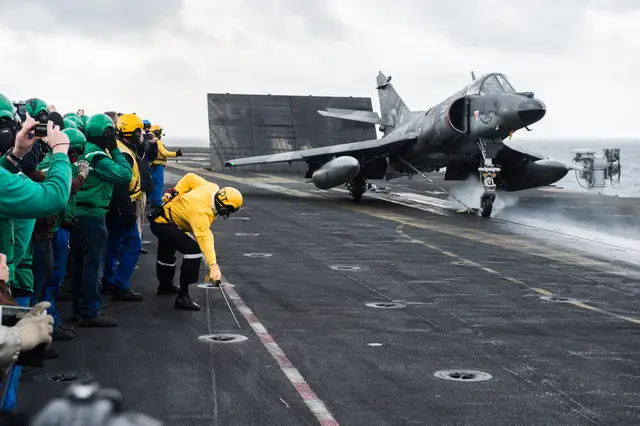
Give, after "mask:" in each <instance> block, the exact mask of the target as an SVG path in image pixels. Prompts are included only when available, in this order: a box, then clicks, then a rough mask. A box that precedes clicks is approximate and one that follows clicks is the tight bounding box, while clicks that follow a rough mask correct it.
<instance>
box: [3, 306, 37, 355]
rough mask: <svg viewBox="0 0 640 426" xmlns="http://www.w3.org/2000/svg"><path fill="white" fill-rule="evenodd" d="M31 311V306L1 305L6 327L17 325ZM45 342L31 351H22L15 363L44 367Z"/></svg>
mask: <svg viewBox="0 0 640 426" xmlns="http://www.w3.org/2000/svg"><path fill="white" fill-rule="evenodd" d="M30 311H31V308H26V307H23V306H17V305H0V317H1V318H2V325H4V326H5V327H13V326H15V325H16V324H17V323H18V322H20V320H21V319H22V318H24V316H25V315H26V314H27V313H28V312H30ZM46 314H47V313H46V311H43V312H42V315H46ZM46 346H47V345H46V344H45V343H41V344H39V345H38V346H36V347H35V348H33V349H31V350H30V351H26V352H20V355H18V360H17V361H16V363H15V365H20V366H27V367H42V366H43V365H44V354H45V352H44V351H45V348H46Z"/></svg>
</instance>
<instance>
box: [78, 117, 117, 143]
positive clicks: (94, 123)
mask: <svg viewBox="0 0 640 426" xmlns="http://www.w3.org/2000/svg"><path fill="white" fill-rule="evenodd" d="M109 128H111V130H112V131H113V132H114V134H115V128H116V126H115V125H114V124H113V120H111V118H110V117H109V116H108V115H106V114H95V115H92V116H91V118H89V121H87V125H86V126H85V128H84V134H85V135H86V136H87V138H98V137H102V136H104V132H105V131H106V130H107V129H109Z"/></svg>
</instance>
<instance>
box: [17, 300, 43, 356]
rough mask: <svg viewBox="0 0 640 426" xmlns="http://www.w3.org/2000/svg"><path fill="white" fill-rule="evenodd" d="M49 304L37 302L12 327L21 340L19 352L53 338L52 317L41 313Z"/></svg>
mask: <svg viewBox="0 0 640 426" xmlns="http://www.w3.org/2000/svg"><path fill="white" fill-rule="evenodd" d="M50 306H51V303H49V302H41V303H38V304H37V305H36V306H34V307H33V309H31V311H30V312H28V313H27V314H26V315H25V316H24V317H23V318H22V319H21V320H20V321H19V322H18V323H17V324H16V325H15V326H14V327H13V329H14V330H15V331H16V332H17V333H18V334H19V335H20V338H21V340H22V345H21V347H20V350H21V352H27V351H30V350H31V349H33V348H35V347H36V346H38V345H40V344H42V343H46V344H49V343H51V341H52V340H53V339H52V337H51V334H52V333H53V317H52V316H51V315H42V312H43V311H44V310H45V309H47V308H49V307H50Z"/></svg>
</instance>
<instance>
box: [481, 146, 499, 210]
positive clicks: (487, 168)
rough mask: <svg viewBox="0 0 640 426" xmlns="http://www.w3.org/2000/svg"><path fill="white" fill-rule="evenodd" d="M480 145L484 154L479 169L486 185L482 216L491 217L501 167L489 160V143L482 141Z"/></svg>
mask: <svg viewBox="0 0 640 426" xmlns="http://www.w3.org/2000/svg"><path fill="white" fill-rule="evenodd" d="M478 145H479V146H480V151H481V152H482V166H481V167H478V172H480V180H481V181H482V184H483V185H484V194H482V197H481V198H480V215H481V216H482V217H490V216H491V212H492V211H493V202H494V201H495V200H496V183H495V181H494V180H493V178H495V177H496V176H497V173H498V172H499V171H500V167H496V166H494V165H493V160H492V159H491V158H487V143H486V141H484V140H482V139H481V140H480V141H479V143H478Z"/></svg>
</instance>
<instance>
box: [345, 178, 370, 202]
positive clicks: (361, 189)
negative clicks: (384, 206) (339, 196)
mask: <svg viewBox="0 0 640 426" xmlns="http://www.w3.org/2000/svg"><path fill="white" fill-rule="evenodd" d="M366 186H367V183H366V182H365V180H364V179H363V178H362V176H358V177H356V178H355V179H354V180H353V182H351V188H350V189H349V194H350V195H351V198H352V199H353V201H360V200H361V199H362V195H363V194H364V193H365V191H366Z"/></svg>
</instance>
